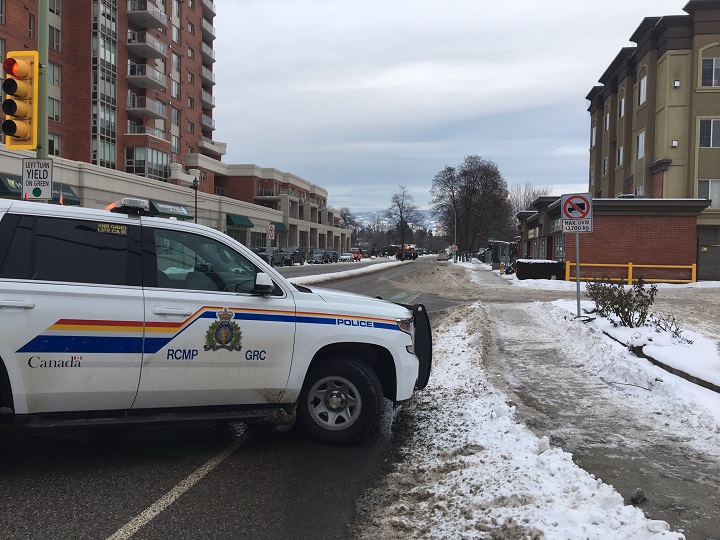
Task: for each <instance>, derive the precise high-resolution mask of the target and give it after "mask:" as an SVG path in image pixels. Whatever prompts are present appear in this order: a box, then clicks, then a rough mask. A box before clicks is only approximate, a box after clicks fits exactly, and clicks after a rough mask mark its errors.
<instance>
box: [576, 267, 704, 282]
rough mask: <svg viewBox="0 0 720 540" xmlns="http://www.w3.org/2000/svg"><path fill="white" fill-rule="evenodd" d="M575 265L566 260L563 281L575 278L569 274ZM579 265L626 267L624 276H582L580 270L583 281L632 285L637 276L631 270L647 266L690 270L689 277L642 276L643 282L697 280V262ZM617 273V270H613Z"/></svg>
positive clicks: (660, 268)
mask: <svg viewBox="0 0 720 540" xmlns="http://www.w3.org/2000/svg"><path fill="white" fill-rule="evenodd" d="M576 266H577V263H573V262H566V263H565V281H571V279H572V280H574V279H576V277H571V276H570V269H571V268H575V267H576ZM580 266H581V267H582V266H591V267H595V268H626V269H627V276H626V277H617V276H602V277H597V276H594V277H583V276H582V272H581V275H580V279H581V280H583V281H596V280H600V279H610V280H612V281H625V282H626V283H627V284H628V285H632V284H633V281H634V280H637V278H634V277H633V271H634V270H635V269H636V268H648V269H659V270H689V271H690V279H666V278H645V277H643V281H645V282H648V283H650V282H657V283H695V282H696V281H697V264H690V265H679V264H633V263H627V264H595V263H580ZM615 273H617V272H615Z"/></svg>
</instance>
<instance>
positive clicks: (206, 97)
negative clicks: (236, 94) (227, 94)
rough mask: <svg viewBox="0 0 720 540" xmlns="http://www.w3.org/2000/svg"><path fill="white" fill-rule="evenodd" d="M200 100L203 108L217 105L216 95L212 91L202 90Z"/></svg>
mask: <svg viewBox="0 0 720 540" xmlns="http://www.w3.org/2000/svg"><path fill="white" fill-rule="evenodd" d="M200 101H201V102H202V106H203V109H212V108H213V107H215V96H213V95H212V94H211V93H210V92H206V91H205V90H202V91H201V92H200Z"/></svg>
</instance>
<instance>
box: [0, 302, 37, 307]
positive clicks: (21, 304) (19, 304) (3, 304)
mask: <svg viewBox="0 0 720 540" xmlns="http://www.w3.org/2000/svg"><path fill="white" fill-rule="evenodd" d="M34 307H35V304H34V303H32V302H22V301H19V300H0V308H15V309H32V308H34Z"/></svg>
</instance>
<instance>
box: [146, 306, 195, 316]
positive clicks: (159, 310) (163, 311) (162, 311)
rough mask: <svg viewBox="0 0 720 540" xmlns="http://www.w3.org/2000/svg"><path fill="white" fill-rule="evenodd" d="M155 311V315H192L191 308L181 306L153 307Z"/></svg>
mask: <svg viewBox="0 0 720 540" xmlns="http://www.w3.org/2000/svg"><path fill="white" fill-rule="evenodd" d="M153 313H154V314H155V315H177V316H185V317H187V316H188V315H192V311H190V310H189V309H180V308H168V307H156V308H153Z"/></svg>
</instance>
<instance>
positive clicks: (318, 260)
mask: <svg viewBox="0 0 720 540" xmlns="http://www.w3.org/2000/svg"><path fill="white" fill-rule="evenodd" d="M307 262H308V263H312V264H325V263H327V262H330V257H329V256H328V252H327V251H325V250H324V249H313V250H312V251H311V252H310V253H308V256H307Z"/></svg>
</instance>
